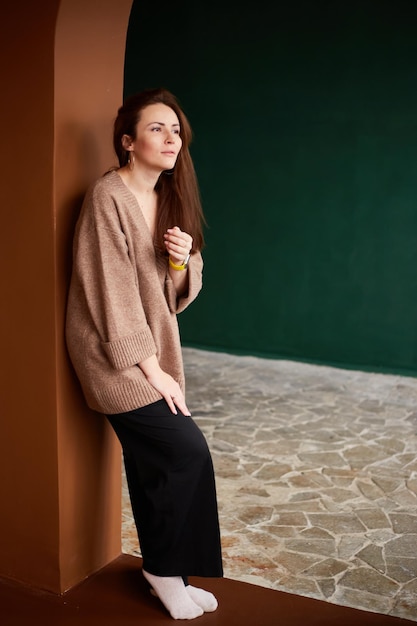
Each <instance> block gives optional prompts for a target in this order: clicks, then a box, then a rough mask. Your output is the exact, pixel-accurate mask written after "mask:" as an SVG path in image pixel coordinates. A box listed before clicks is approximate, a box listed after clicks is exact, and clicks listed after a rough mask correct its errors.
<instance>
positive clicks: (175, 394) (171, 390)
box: [139, 355, 191, 415]
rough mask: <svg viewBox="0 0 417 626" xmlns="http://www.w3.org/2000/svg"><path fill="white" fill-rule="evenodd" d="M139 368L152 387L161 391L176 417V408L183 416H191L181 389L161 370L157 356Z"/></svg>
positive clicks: (145, 361) (147, 360)
mask: <svg viewBox="0 0 417 626" xmlns="http://www.w3.org/2000/svg"><path fill="white" fill-rule="evenodd" d="M139 367H140V369H141V370H142V372H143V373H144V374H145V376H146V378H147V380H148V382H149V383H150V384H151V385H152V387H154V388H155V389H156V390H157V391H159V393H160V394H161V396H162V397H163V398H164V400H165V402H166V403H167V405H168V406H169V408H170V410H171V411H172V413H174V415H177V409H176V407H178V408H179V410H180V411H181V413H182V414H183V415H191V413H190V411H189V410H188V407H187V405H186V403H185V398H184V394H183V392H182V390H181V387H180V386H179V384H178V383H177V381H176V380H174V379H173V378H172V376H170V374H167V372H164V370H162V369H161V368H160V366H159V363H158V359H157V358H156V356H155V355H153V356H151V357H149V358H148V359H145V360H144V361H142V362H141V363H139Z"/></svg>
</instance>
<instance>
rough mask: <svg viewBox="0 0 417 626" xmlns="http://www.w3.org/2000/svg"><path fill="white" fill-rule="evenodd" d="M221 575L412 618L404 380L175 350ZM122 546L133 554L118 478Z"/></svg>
mask: <svg viewBox="0 0 417 626" xmlns="http://www.w3.org/2000/svg"><path fill="white" fill-rule="evenodd" d="M184 361H185V369H186V379H187V403H188V406H189V408H190V410H191V412H192V413H193V417H194V419H195V420H196V422H197V423H198V424H199V426H200V427H201V429H202V430H203V432H204V433H205V435H206V437H207V440H208V443H209V446H210V449H211V451H212V455H213V461H214V465H215V469H216V480H217V491H218V501H219V510H220V524H221V531H222V544H223V557H224V568H225V576H226V577H228V578H231V579H235V580H241V581H245V582H249V583H253V584H255V585H261V586H264V587H269V588H272V589H279V590H282V591H287V592H290V593H294V594H298V595H302V596H308V597H312V598H317V599H321V600H324V601H328V602H331V603H335V604H339V605H345V606H351V607H356V608H360V609H365V610H368V611H372V612H376V613H381V614H390V615H393V616H398V617H402V618H407V619H410V620H415V621H416V622H417V379H416V378H412V377H401V376H396V375H384V374H374V373H364V372H357V371H348V370H342V369H335V368H331V367H325V366H317V365H309V364H304V363H295V362H289V361H275V360H267V359H260V358H256V357H245V356H243V357H242V356H240V357H238V356H232V355H228V354H224V353H215V352H206V351H201V350H194V349H191V348H185V349H184ZM122 544H123V551H124V552H126V553H128V554H133V555H138V554H140V552H139V547H138V543H137V539H136V532H135V528H134V524H133V520H132V515H131V509H130V505H129V498H128V494H127V490H126V484H125V479H124V476H123V537H122Z"/></svg>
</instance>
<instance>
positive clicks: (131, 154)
mask: <svg viewBox="0 0 417 626" xmlns="http://www.w3.org/2000/svg"><path fill="white" fill-rule="evenodd" d="M127 163H128V165H129V169H130V170H133V168H134V167H135V153H134V152H132V151H131V150H130V151H129V156H128V158H127Z"/></svg>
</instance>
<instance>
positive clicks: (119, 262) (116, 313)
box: [74, 189, 156, 369]
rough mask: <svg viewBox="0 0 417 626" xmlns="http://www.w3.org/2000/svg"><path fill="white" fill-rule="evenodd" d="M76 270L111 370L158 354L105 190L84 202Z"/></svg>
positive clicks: (120, 229)
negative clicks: (111, 367)
mask: <svg viewBox="0 0 417 626" xmlns="http://www.w3.org/2000/svg"><path fill="white" fill-rule="evenodd" d="M74 266H75V270H76V272H77V276H78V280H79V283H80V288H81V290H82V292H83V294H84V299H85V302H86V305H87V308H88V311H89V314H90V316H91V318H92V320H93V323H94V326H95V328H96V330H97V333H98V335H99V337H100V339H101V342H102V348H103V350H104V352H105V354H106V355H107V358H108V359H109V361H110V363H111V365H112V366H113V367H114V368H116V369H124V368H127V367H130V366H133V365H135V364H137V363H140V362H141V361H143V360H144V359H146V358H148V357H149V356H151V355H153V354H156V346H155V342H154V339H153V336H152V333H151V330H150V328H149V325H148V323H147V320H146V316H145V312H144V309H143V306H142V301H141V298H140V291H139V286H138V280H137V275H136V272H135V270H134V266H133V264H132V262H131V259H130V257H129V250H128V245H127V241H126V237H125V235H124V233H123V230H122V228H121V225H120V220H119V216H118V212H117V207H116V205H115V202H114V200H113V198H112V197H111V194H109V193H105V192H104V191H103V190H100V189H98V190H97V189H96V190H94V191H93V192H92V193H91V194H90V195H89V196H88V197H87V198H86V201H85V203H84V207H83V211H82V214H81V216H80V220H79V225H78V228H77V233H76V238H75V246H74Z"/></svg>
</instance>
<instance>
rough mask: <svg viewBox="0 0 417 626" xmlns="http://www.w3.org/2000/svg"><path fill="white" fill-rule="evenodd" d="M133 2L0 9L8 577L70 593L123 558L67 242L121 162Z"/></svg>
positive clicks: (111, 462)
mask: <svg viewBox="0 0 417 626" xmlns="http://www.w3.org/2000/svg"><path fill="white" fill-rule="evenodd" d="M131 4H132V0H100V2H96V0H62V1H61V2H59V1H58V0H43V2H41V3H38V2H33V0H20V2H19V3H16V2H15V3H10V4H9V5H8V6H6V7H4V8H3V9H2V19H1V20H0V42H1V43H0V47H1V51H0V57H1V61H0V63H1V64H2V68H1V70H2V71H1V76H2V93H1V96H0V99H1V113H2V114H1V116H0V120H1V121H0V124H1V131H2V132H1V137H2V147H1V149H0V165H1V170H0V171H1V180H2V186H1V187H2V192H3V193H2V200H1V204H0V207H1V208H0V211H1V222H2V226H1V228H0V289H1V292H0V293H1V295H0V299H1V304H0V344H1V355H2V369H1V376H0V425H1V430H0V503H1V511H0V577H8V578H12V579H16V580H19V581H21V582H24V583H27V584H30V585H31V586H35V587H38V588H43V589H48V590H50V591H53V592H56V593H61V592H62V591H65V590H66V589H68V588H70V587H72V586H73V585H75V584H76V583H78V582H79V581H80V580H82V579H83V578H85V577H86V576H88V575H89V574H91V573H92V572H94V571H96V570H97V569H99V568H101V567H102V566H103V565H105V564H106V563H108V562H109V561H111V560H112V559H114V558H116V557H117V556H118V555H119V554H120V534H121V529H120V525H121V521H120V517H121V516H120V460H121V459H120V450H119V446H118V444H117V441H116V440H115V437H114V436H113V434H112V433H111V431H110V430H109V428H108V427H107V424H106V423H105V419H104V418H103V417H102V416H100V415H97V414H95V413H93V412H91V411H89V410H87V409H86V407H85V404H84V401H83V398H82V395H81V392H80V389H79V386H78V382H77V380H76V378H75V376H74V374H73V372H72V369H71V367H70V364H69V362H68V358H67V354H66V350H65V342H64V316H65V300H66V294H67V287H68V278H69V273H70V265H71V239H72V232H73V227H74V224H75V221H76V218H77V215H78V211H79V208H80V201H81V198H82V196H83V194H84V192H85V190H86V187H87V185H88V184H89V183H90V182H91V180H92V179H94V178H95V177H97V176H99V175H100V174H101V173H102V172H104V170H105V169H107V168H108V167H110V166H111V165H113V164H114V163H115V160H114V157H113V154H112V148H111V124H112V120H113V118H114V115H115V113H116V109H117V107H118V106H119V105H120V103H121V100H122V90H123V65H124V52H125V40H126V31H127V25H128V18H129V12H130V8H131Z"/></svg>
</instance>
